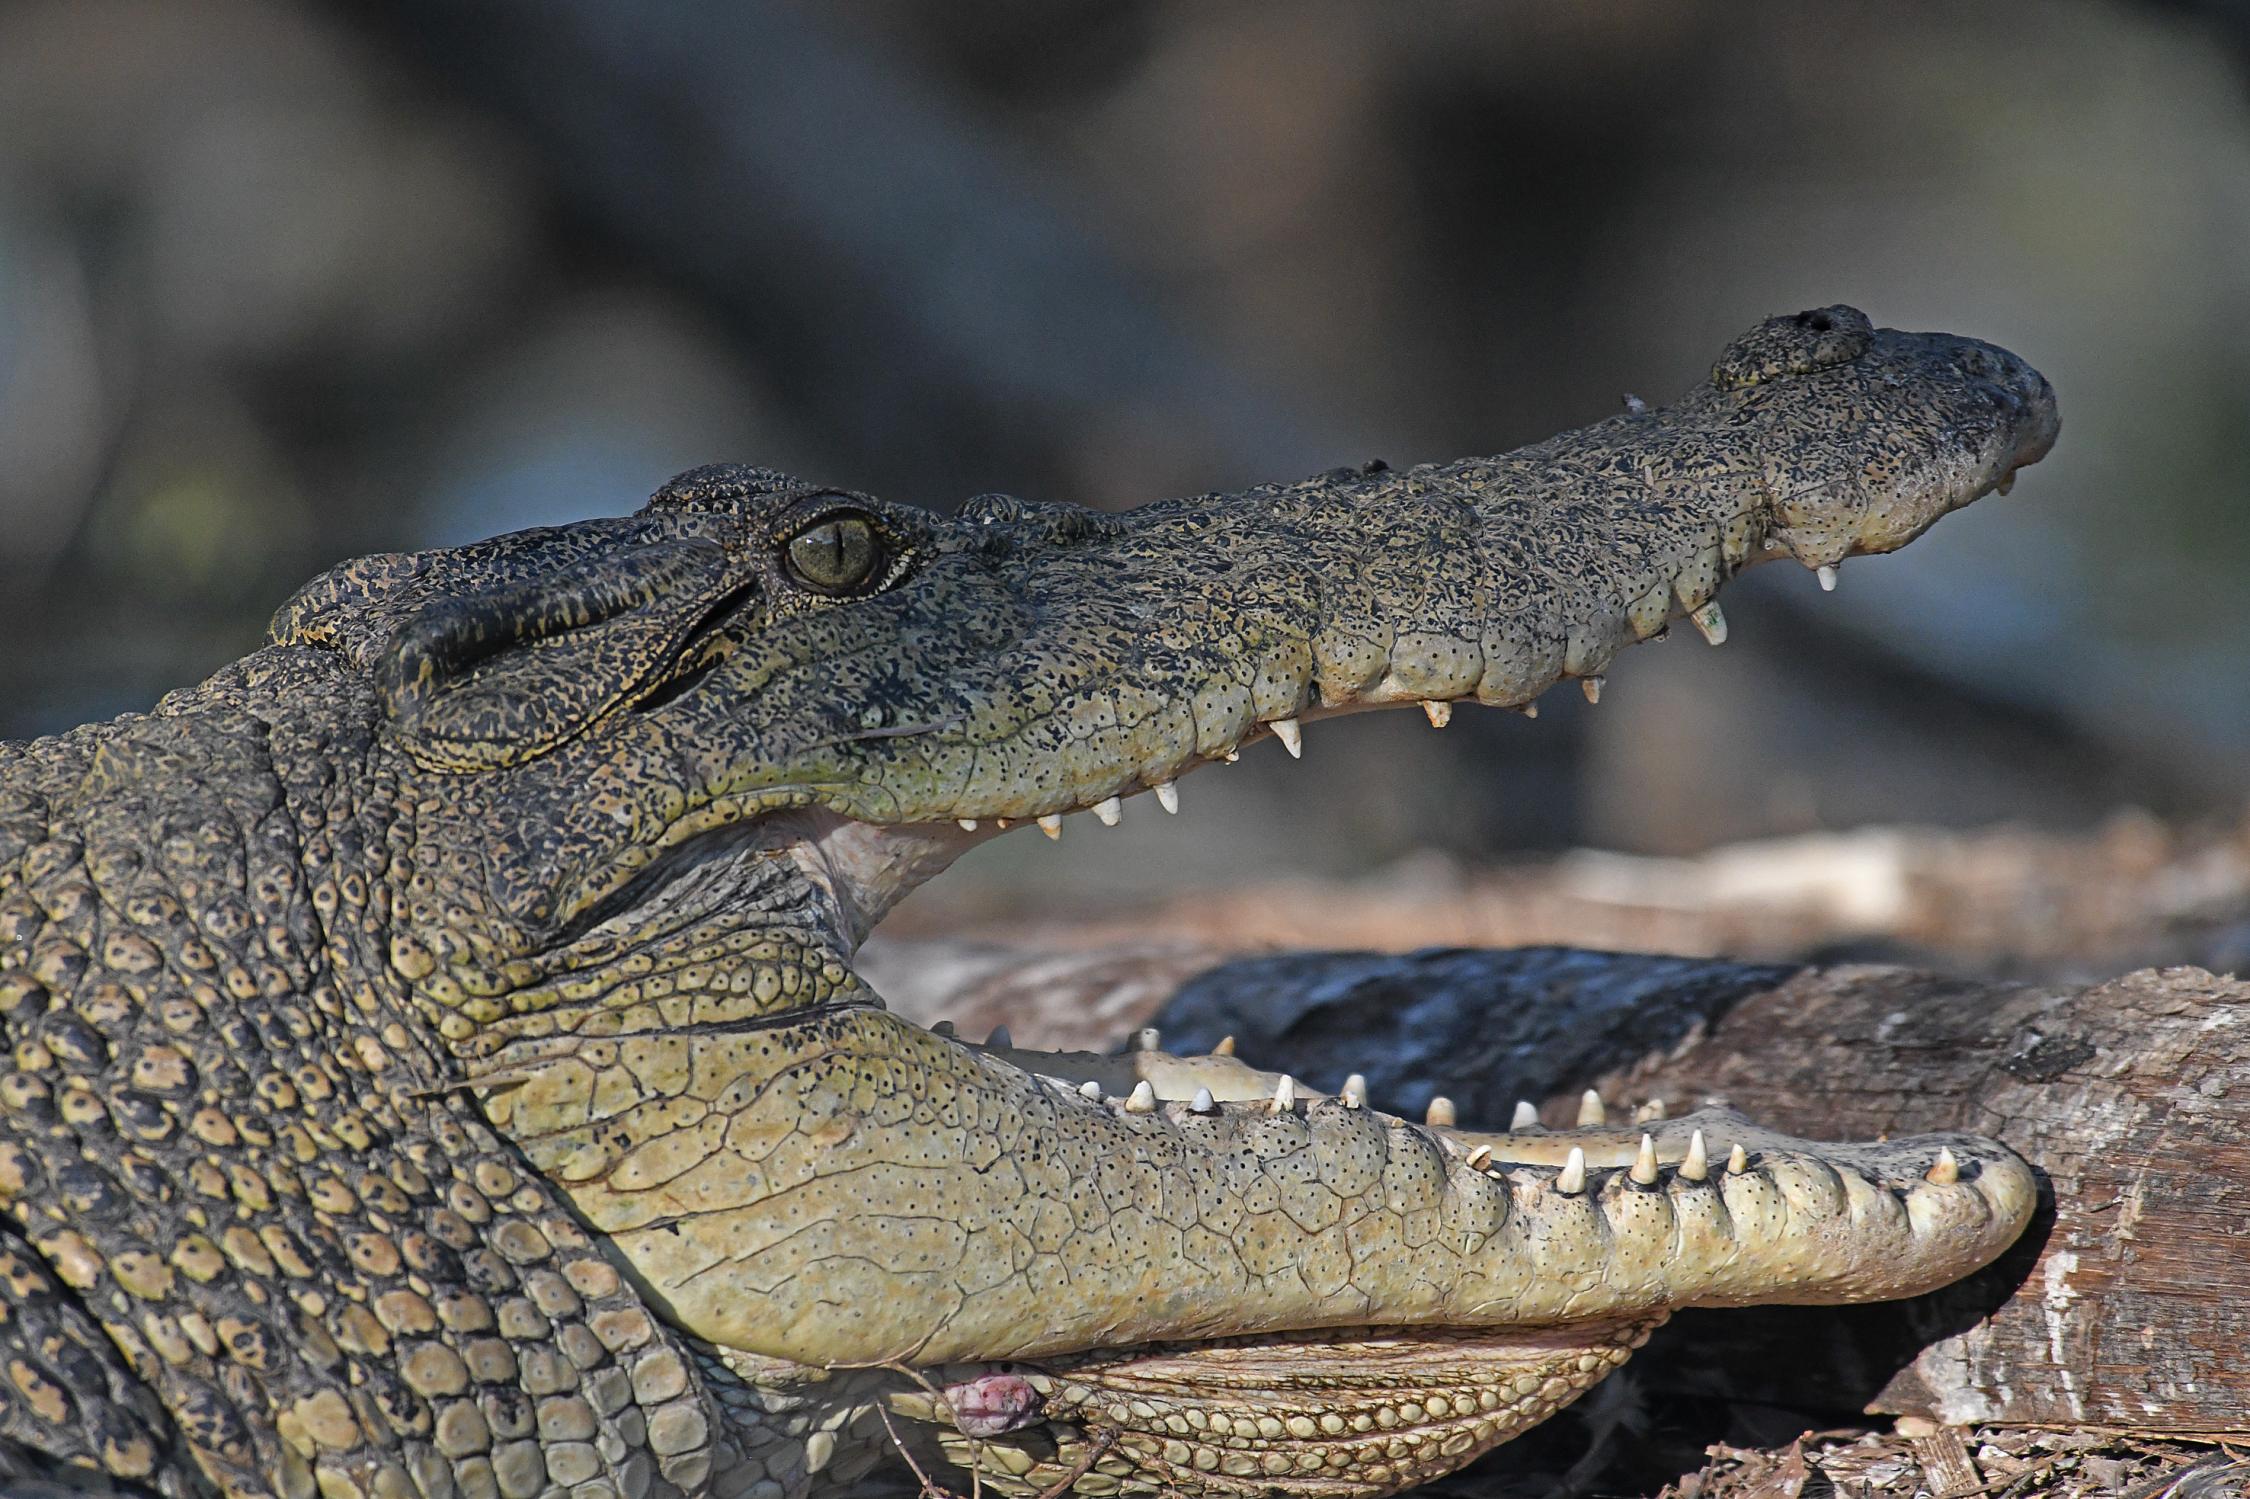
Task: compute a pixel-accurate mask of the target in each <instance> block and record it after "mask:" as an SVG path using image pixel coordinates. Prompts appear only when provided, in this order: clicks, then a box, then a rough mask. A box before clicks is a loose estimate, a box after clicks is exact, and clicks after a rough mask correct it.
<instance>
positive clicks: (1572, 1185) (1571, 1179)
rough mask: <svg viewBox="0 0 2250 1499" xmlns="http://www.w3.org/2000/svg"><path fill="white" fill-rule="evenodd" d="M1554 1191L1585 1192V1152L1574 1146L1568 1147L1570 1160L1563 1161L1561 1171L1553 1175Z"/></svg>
mask: <svg viewBox="0 0 2250 1499" xmlns="http://www.w3.org/2000/svg"><path fill="white" fill-rule="evenodd" d="M1555 1190H1556V1191H1558V1192H1583V1191H1585V1190H1586V1152H1585V1151H1583V1150H1580V1149H1579V1148H1578V1147H1577V1146H1575V1145H1573V1146H1571V1147H1570V1159H1569V1160H1567V1161H1564V1162H1563V1168H1562V1170H1560V1171H1558V1172H1556V1173H1555Z"/></svg>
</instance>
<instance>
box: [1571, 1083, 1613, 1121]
mask: <svg viewBox="0 0 2250 1499" xmlns="http://www.w3.org/2000/svg"><path fill="white" fill-rule="evenodd" d="M1607 1123H1609V1110H1608V1109H1606V1108H1604V1107H1603V1106H1602V1096H1601V1094H1599V1093H1597V1092H1595V1091H1594V1090H1593V1089H1592V1088H1588V1089H1587V1090H1586V1091H1585V1092H1584V1093H1581V1094H1579V1095H1578V1127H1579V1128H1580V1129H1586V1128H1589V1127H1590V1126H1592V1125H1596V1124H1607Z"/></svg>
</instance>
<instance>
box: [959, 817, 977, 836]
mask: <svg viewBox="0 0 2250 1499" xmlns="http://www.w3.org/2000/svg"><path fill="white" fill-rule="evenodd" d="M956 821H958V822H959V823H960V824H961V831H962V832H964V833H973V832H975V831H976V830H977V820H976V819H975V818H974V817H962V818H957V819H956Z"/></svg>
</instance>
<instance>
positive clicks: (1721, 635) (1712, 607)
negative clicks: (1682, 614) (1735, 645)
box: [1688, 599, 1727, 645]
mask: <svg viewBox="0 0 2250 1499" xmlns="http://www.w3.org/2000/svg"><path fill="white" fill-rule="evenodd" d="M1688 618H1689V619H1691V620H1694V621H1695V627H1696V628H1697V629H1698V630H1701V631H1702V632H1703V638H1704V639H1705V640H1708V641H1710V642H1711V644H1713V645H1725V644H1726V643H1727V617H1726V616H1725V615H1724V614H1721V613H1720V612H1719V604H1718V600H1716V599H1714V600H1712V601H1711V602H1710V603H1708V604H1705V605H1704V606H1703V607H1702V608H1700V609H1694V610H1690V611H1689V613H1688Z"/></svg>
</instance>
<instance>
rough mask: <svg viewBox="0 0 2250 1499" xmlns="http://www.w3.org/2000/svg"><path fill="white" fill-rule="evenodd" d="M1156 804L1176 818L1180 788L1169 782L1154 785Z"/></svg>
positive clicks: (1159, 782)
mask: <svg viewBox="0 0 2250 1499" xmlns="http://www.w3.org/2000/svg"><path fill="white" fill-rule="evenodd" d="M1155 790H1156V804H1157V805H1158V806H1160V807H1162V808H1163V809H1164V810H1165V811H1167V812H1169V813H1171V814H1172V815H1173V816H1175V817H1177V816H1178V815H1179V812H1180V788H1179V787H1177V786H1175V785H1173V784H1172V783H1171V782H1170V781H1158V782H1157V783H1156V787H1155Z"/></svg>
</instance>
